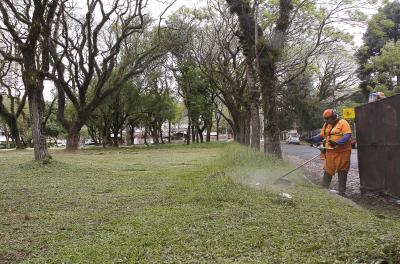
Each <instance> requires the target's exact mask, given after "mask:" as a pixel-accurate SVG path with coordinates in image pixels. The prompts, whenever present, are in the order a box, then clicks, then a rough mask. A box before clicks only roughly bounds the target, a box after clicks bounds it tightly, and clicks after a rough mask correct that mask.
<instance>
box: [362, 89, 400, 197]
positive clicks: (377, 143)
mask: <svg viewBox="0 0 400 264" xmlns="http://www.w3.org/2000/svg"><path fill="white" fill-rule="evenodd" d="M356 128H357V145H358V163H359V171H360V185H361V189H362V190H363V189H364V190H370V191H377V192H384V193H387V194H389V195H392V196H395V197H400V95H396V96H393V97H390V98H387V99H384V100H381V101H378V102H374V103H369V104H366V105H363V106H360V107H357V108H356Z"/></svg>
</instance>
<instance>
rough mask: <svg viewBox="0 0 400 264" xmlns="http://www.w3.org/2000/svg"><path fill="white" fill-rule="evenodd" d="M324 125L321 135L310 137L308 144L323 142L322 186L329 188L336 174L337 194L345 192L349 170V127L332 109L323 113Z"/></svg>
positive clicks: (350, 132)
mask: <svg viewBox="0 0 400 264" xmlns="http://www.w3.org/2000/svg"><path fill="white" fill-rule="evenodd" d="M323 117H324V119H325V124H324V126H323V127H322V129H321V133H320V134H319V135H316V136H314V137H311V138H310V139H308V140H307V141H308V142H310V143H319V142H321V141H322V142H324V147H325V148H326V152H325V160H324V176H323V186H324V187H325V188H329V186H330V184H331V181H332V177H333V176H334V175H335V173H336V172H337V173H338V181H339V194H341V195H344V194H345V192H346V182H347V173H348V172H349V169H350V156H351V142H350V138H351V134H352V131H351V127H350V124H349V123H348V122H347V121H346V120H345V119H341V118H339V116H338V114H337V113H336V111H335V110H334V109H326V110H325V111H324V113H323Z"/></svg>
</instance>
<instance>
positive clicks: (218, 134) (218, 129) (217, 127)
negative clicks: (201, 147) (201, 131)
mask: <svg viewBox="0 0 400 264" xmlns="http://www.w3.org/2000/svg"><path fill="white" fill-rule="evenodd" d="M217 141H219V119H217Z"/></svg>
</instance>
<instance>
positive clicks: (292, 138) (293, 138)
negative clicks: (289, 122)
mask: <svg viewBox="0 0 400 264" xmlns="http://www.w3.org/2000/svg"><path fill="white" fill-rule="evenodd" d="M288 136H289V137H288V138H287V139H286V144H296V145H299V144H300V135H299V134H297V133H289V135H288Z"/></svg>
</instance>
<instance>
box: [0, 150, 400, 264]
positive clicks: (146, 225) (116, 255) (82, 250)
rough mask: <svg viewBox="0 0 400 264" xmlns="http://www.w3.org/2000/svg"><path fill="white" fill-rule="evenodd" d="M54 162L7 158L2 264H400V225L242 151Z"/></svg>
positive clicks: (2, 171) (0, 222) (119, 153)
mask: <svg viewBox="0 0 400 264" xmlns="http://www.w3.org/2000/svg"><path fill="white" fill-rule="evenodd" d="M52 155H53V157H54V159H53V161H52V162H51V163H50V164H46V165H43V164H40V163H37V162H33V161H32V157H33V153H32V152H31V151H1V152H0V263H16V262H26V263H375V262H373V261H379V260H387V261H388V263H400V222H399V221H398V219H391V218H389V217H387V218H382V217H377V216H375V215H374V214H373V213H370V212H368V211H366V210H362V209H359V208H357V207H354V206H353V205H352V204H351V203H349V202H348V201H346V200H345V199H342V198H340V197H337V196H335V195H332V194H329V193H328V192H327V191H325V190H322V189H320V188H318V187H317V186H313V185H311V184H309V183H307V182H306V181H305V180H304V179H303V178H302V176H301V175H300V174H295V175H293V176H292V177H291V178H290V179H291V180H292V181H293V182H295V184H294V185H292V186H290V187H287V186H275V185H272V184H271V183H272V182H273V181H274V179H276V178H277V177H278V176H279V175H281V174H282V173H283V172H285V171H287V170H288V169H290V168H291V167H290V166H289V165H288V164H286V163H283V162H281V161H278V160H275V159H273V158H271V157H266V156H264V155H263V154H260V153H253V152H251V151H249V150H247V149H246V148H244V147H241V146H239V145H236V144H207V145H206V144H205V145H200V146H190V147H187V146H161V147H158V148H156V147H150V148H141V147H133V148H120V149H108V150H104V149H93V150H81V151H79V152H77V153H66V152H64V151H61V150H54V151H52ZM282 192H284V193H287V194H289V195H290V196H291V197H292V198H287V197H285V196H282ZM286 196H287V195H286ZM376 263H379V262H376Z"/></svg>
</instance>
